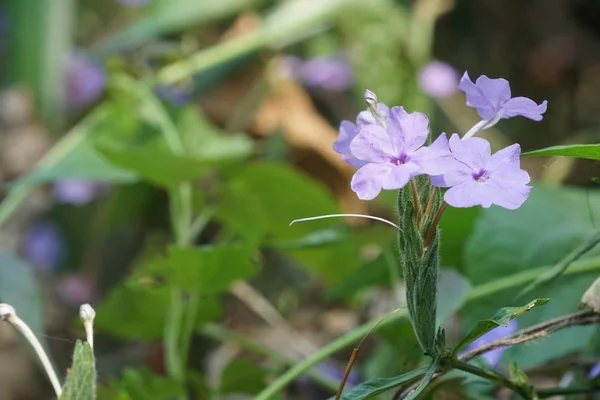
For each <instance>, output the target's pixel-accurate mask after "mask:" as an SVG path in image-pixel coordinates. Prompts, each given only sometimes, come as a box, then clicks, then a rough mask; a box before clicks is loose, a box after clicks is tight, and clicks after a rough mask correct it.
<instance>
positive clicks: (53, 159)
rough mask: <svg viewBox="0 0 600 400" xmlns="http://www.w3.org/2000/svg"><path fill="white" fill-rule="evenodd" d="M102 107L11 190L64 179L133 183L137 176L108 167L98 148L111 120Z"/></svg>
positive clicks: (68, 134)
mask: <svg viewBox="0 0 600 400" xmlns="http://www.w3.org/2000/svg"><path fill="white" fill-rule="evenodd" d="M111 115H112V114H111V112H110V109H109V108H108V107H106V106H101V107H99V108H97V109H95V110H94V111H93V112H92V113H91V114H90V115H89V116H88V117H86V118H85V119H83V120H82V121H81V122H79V123H78V124H77V125H75V126H74V127H73V128H72V129H71V130H70V131H69V132H68V133H67V134H66V135H65V136H64V137H63V138H62V139H61V140H60V141H59V142H58V143H57V144H56V145H55V146H54V147H53V148H52V150H50V151H49V152H48V154H46V155H45V156H44V158H43V159H42V161H40V163H39V164H38V166H36V168H35V170H33V171H32V172H31V173H29V174H27V175H26V176H24V177H22V178H20V179H18V180H16V181H14V182H11V183H10V189H11V190H16V189H18V188H21V187H25V186H33V185H39V184H43V183H48V182H54V181H56V180H60V179H84V180H97V181H104V182H133V181H135V180H137V177H136V176H135V174H132V173H131V172H129V171H125V170H123V169H120V168H117V167H115V166H113V165H111V164H110V163H108V162H107V161H106V160H105V159H104V158H103V157H102V156H101V155H100V154H98V152H97V151H96V149H95V148H94V140H95V138H96V137H97V135H98V134H99V133H100V130H101V127H102V126H103V124H105V123H107V121H108V120H110V117H111Z"/></svg>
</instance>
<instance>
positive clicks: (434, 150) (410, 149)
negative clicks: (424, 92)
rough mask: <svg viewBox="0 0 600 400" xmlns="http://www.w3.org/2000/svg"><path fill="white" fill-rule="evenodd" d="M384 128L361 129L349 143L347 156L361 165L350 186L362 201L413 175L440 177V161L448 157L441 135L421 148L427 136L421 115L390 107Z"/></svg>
mask: <svg viewBox="0 0 600 400" xmlns="http://www.w3.org/2000/svg"><path fill="white" fill-rule="evenodd" d="M385 125H386V128H384V127H383V126H381V125H379V124H369V125H365V126H364V127H362V128H361V129H360V132H359V133H358V135H356V137H355V138H354V139H353V140H352V141H351V142H350V153H351V155H352V156H353V157H355V158H357V159H358V160H359V161H363V162H365V164H364V165H363V166H362V167H361V168H360V169H359V170H358V171H356V173H355V174H354V176H353V177H352V182H351V185H352V190H354V191H355V192H356V194H357V195H358V197H359V198H360V199H362V200H371V199H373V198H375V197H376V196H377V195H378V194H379V192H380V191H381V189H385V190H394V189H400V188H402V187H404V185H406V184H407V183H408V181H409V180H410V179H411V178H413V177H414V176H416V175H420V174H429V175H438V174H441V173H442V172H443V166H444V163H443V162H442V161H441V160H443V159H444V158H449V156H450V153H449V152H448V140H447V139H446V135H445V134H442V135H440V137H438V138H437V139H436V141H435V142H433V144H431V146H429V147H425V146H423V145H424V144H425V142H426V140H427V136H428V135H429V119H428V118H427V116H426V115H425V114H422V113H418V112H415V113H412V114H409V113H407V112H406V111H405V110H404V108H403V107H393V108H392V109H391V111H390V113H389V115H388V116H387V118H386V119H385Z"/></svg>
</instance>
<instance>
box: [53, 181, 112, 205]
mask: <svg viewBox="0 0 600 400" xmlns="http://www.w3.org/2000/svg"><path fill="white" fill-rule="evenodd" d="M109 188H110V186H109V185H108V184H106V183H103V182H93V181H84V180H78V179H67V180H62V181H57V182H56V183H55V184H54V188H53V194H54V198H55V199H56V200H58V201H59V202H60V203H65V204H74V205H78V206H81V205H84V204H87V203H89V202H90V201H92V200H94V199H95V198H96V197H98V196H100V195H102V194H104V193H106V191H107V190H108V189H109Z"/></svg>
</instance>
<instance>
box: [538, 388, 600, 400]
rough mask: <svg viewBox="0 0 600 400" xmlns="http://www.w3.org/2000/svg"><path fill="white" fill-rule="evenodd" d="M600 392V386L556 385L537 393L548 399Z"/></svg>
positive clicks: (541, 397) (540, 396)
mask: <svg viewBox="0 0 600 400" xmlns="http://www.w3.org/2000/svg"><path fill="white" fill-rule="evenodd" d="M597 392H600V386H579V387H577V386H576V387H566V388H561V387H556V388H550V389H539V390H538V391H537V395H538V397H539V398H540V399H546V398H548V397H553V396H561V395H573V394H583V393H597Z"/></svg>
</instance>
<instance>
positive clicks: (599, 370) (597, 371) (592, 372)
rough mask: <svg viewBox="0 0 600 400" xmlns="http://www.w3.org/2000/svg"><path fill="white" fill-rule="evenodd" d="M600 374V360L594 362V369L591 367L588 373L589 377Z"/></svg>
mask: <svg viewBox="0 0 600 400" xmlns="http://www.w3.org/2000/svg"><path fill="white" fill-rule="evenodd" d="M598 375H600V362H599V363H596V364H594V366H593V367H592V369H590V372H589V373H588V377H589V378H590V379H594V378H595V377H597V376H598Z"/></svg>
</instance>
